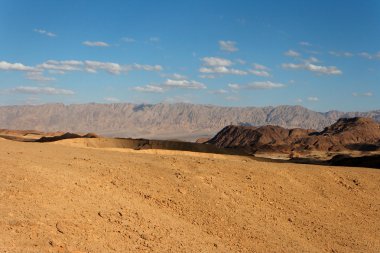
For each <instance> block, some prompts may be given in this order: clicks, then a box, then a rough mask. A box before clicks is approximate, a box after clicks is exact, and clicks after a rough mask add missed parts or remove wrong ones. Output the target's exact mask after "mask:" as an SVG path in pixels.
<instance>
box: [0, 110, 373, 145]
mask: <svg viewBox="0 0 380 253" xmlns="http://www.w3.org/2000/svg"><path fill="white" fill-rule="evenodd" d="M342 117H345V118H349V117H368V118H372V119H374V120H376V121H380V110H375V111H369V112H340V111H329V112H326V113H320V112H315V111H312V110H309V109H307V108H305V107H302V106H286V105H284V106H276V107H220V106H214V105H197V104H185V103H178V104H164V103H161V104H154V105H153V104H140V105H138V104H130V103H117V104H96V103H90V104H73V105H64V104H44V105H34V106H29V105H28V106H27V105H23V106H0V128H6V129H35V130H40V131H52V132H53V131H65V132H66V131H67V132H95V133H97V134H101V135H108V136H118V137H133V138H137V137H144V138H157V139H170V138H177V139H183V140H195V139H196V138H198V137H202V136H211V135H214V134H216V133H217V132H218V131H219V130H221V129H222V128H224V127H225V126H227V125H231V124H233V125H252V126H263V125H277V126H282V127H285V128H304V129H316V130H322V129H323V128H324V127H326V126H329V125H331V124H332V123H334V122H336V121H337V120H338V119H339V118H342Z"/></svg>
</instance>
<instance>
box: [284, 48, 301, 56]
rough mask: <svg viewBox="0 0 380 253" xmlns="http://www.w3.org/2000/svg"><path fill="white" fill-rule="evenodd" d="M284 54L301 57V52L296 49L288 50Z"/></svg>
mask: <svg viewBox="0 0 380 253" xmlns="http://www.w3.org/2000/svg"><path fill="white" fill-rule="evenodd" d="M284 55H286V56H289V57H300V56H301V54H300V53H298V52H297V51H294V50H288V51H286V52H285V53H284Z"/></svg>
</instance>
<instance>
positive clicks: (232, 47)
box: [219, 40, 239, 53]
mask: <svg viewBox="0 0 380 253" xmlns="http://www.w3.org/2000/svg"><path fill="white" fill-rule="evenodd" d="M219 48H220V50H222V51H227V52H231V53H232V52H236V51H238V50H239V49H238V48H237V47H236V42H235V41H230V40H220V41H219Z"/></svg>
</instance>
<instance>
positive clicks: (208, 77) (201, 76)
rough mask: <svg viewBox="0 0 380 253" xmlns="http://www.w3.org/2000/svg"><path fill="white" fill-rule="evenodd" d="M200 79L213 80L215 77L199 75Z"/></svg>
mask: <svg viewBox="0 0 380 253" xmlns="http://www.w3.org/2000/svg"><path fill="white" fill-rule="evenodd" d="M199 77H200V78H203V79H215V78H216V76H215V75H199Z"/></svg>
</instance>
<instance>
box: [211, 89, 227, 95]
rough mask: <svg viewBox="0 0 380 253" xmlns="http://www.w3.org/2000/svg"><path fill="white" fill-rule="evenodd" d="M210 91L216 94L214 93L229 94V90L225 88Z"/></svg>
mask: <svg viewBox="0 0 380 253" xmlns="http://www.w3.org/2000/svg"><path fill="white" fill-rule="evenodd" d="M209 93H210V94H214V95H222V94H227V93H228V91H227V90H224V89H220V90H211V91H209Z"/></svg>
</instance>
